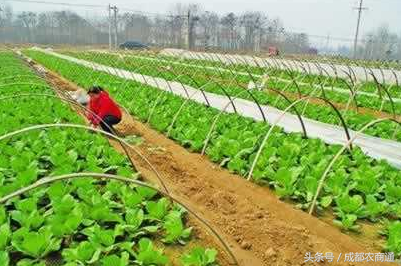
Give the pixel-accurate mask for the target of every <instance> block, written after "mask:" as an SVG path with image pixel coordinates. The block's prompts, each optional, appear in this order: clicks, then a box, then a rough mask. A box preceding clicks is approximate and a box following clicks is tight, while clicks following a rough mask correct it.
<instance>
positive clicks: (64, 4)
mask: <svg viewBox="0 0 401 266" xmlns="http://www.w3.org/2000/svg"><path fill="white" fill-rule="evenodd" d="M4 1H7V2H21V3H33V4H47V5H58V6H74V7H92V8H106V7H107V6H105V5H91V4H71V3H63V2H48V1H36V0H4Z"/></svg>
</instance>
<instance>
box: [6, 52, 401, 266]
mask: <svg viewBox="0 0 401 266" xmlns="http://www.w3.org/2000/svg"><path fill="white" fill-rule="evenodd" d="M0 59H1V60H0V91H1V94H0V118H1V124H0V125H1V126H0V184H1V186H0V266H1V265H17V266H25V265H38V266H39V265H68V266H73V265H107V266H109V265H110V266H112V265H120V266H125V265H144V266H147V265H148V266H151V265H183V266H216V265H223V266H224V265H247V266H249V265H251V264H247V261H250V260H249V259H250V258H255V262H253V263H254V264H252V265H259V264H258V262H256V261H262V263H260V265H273V264H270V263H269V258H270V257H269V258H267V257H266V256H268V255H269V254H271V253H272V252H271V251H270V249H272V248H274V249H280V247H267V246H262V247H260V246H261V244H260V243H264V242H259V241H261V240H260V239H262V238H263V237H271V238H274V237H276V236H274V237H273V236H271V234H274V232H276V231H274V230H270V231H269V229H272V228H273V225H274V224H276V223H278V222H277V221H275V220H274V217H275V214H274V210H275V209H274V208H273V207H272V209H271V210H270V209H269V207H267V211H268V212H271V215H270V216H269V219H272V220H273V221H274V222H273V221H272V220H268V222H266V224H267V225H265V226H261V227H260V228H250V227H252V226H251V225H252V223H251V222H249V221H248V220H263V219H267V218H266V217H265V216H267V215H262V214H260V213H257V214H256V215H254V214H253V213H248V214H244V213H246V211H244V213H242V212H241V208H244V209H246V206H245V207H244V206H240V204H239V203H238V205H237V201H239V198H241V197H246V199H247V200H248V201H249V202H248V204H249V205H253V204H255V205H257V204H259V203H258V202H253V200H254V199H253V198H252V196H253V195H245V196H244V195H243V194H241V193H242V192H241V191H236V190H235V189H234V188H233V189H232V191H229V192H227V191H225V188H221V193H222V194H221V195H220V194H218V195H209V196H210V199H209V201H206V203H205V204H204V205H202V206H199V202H201V201H200V199H197V198H196V195H197V193H198V192H199V191H203V190H205V191H207V190H208V189H210V188H211V187H213V186H215V183H212V182H211V181H210V180H203V179H202V177H199V180H198V181H199V183H197V184H200V185H198V186H195V185H193V186H192V185H191V186H190V185H188V187H186V189H188V190H185V191H186V193H181V192H180V189H184V188H183V187H184V186H185V185H186V184H187V183H185V180H181V179H184V177H188V176H195V178H198V177H197V176H196V174H195V170H194V172H193V173H191V172H190V171H191V170H187V171H189V173H186V174H187V175H184V174H183V173H181V172H180V171H179V170H178V169H180V168H179V167H180V165H183V167H184V165H185V167H186V168H185V169H191V167H188V165H190V166H193V169H195V168H196V166H197V165H203V163H205V164H212V167H211V168H213V169H217V170H216V171H221V173H227V172H228V173H229V174H232V175H234V177H232V179H235V180H230V178H226V179H227V180H224V181H223V182H226V183H228V184H229V183H230V182H233V184H234V183H235V184H237V183H236V182H243V181H245V182H244V184H246V185H243V186H253V187H252V188H254V190H255V194H257V195H262V196H263V195H266V198H267V195H268V193H270V191H273V193H274V195H275V197H277V198H279V199H280V200H281V202H279V203H277V204H285V205H289V206H290V208H289V212H291V213H292V212H295V213H296V214H294V215H295V216H297V215H299V217H302V219H313V221H315V222H316V223H317V224H319V226H320V225H321V226H322V228H329V229H327V230H333V232H335V233H333V234H339V235H340V236H341V238H342V237H344V239H347V240H346V241H349V242H352V243H356V244H355V246H358V245H360V246H361V247H363V248H366V249H370V250H371V251H372V252H383V253H392V254H393V255H394V258H395V259H396V260H399V259H401V170H400V169H401V149H399V148H400V147H401V127H400V122H401V86H400V84H398V83H397V84H395V83H391V82H390V81H387V82H383V80H382V79H381V78H380V77H376V76H375V75H374V74H372V75H371V76H372V78H373V79H374V80H373V81H372V80H371V79H368V78H366V79H365V80H360V79H357V78H356V79H354V78H353V76H352V73H350V74H349V77H350V78H349V79H348V78H343V77H339V76H337V77H332V76H327V75H324V73H323V72H322V75H317V74H312V73H308V74H305V73H302V72H299V71H296V70H294V69H286V70H283V69H281V68H278V67H275V66H274V65H273V64H271V65H265V66H262V65H257V66H255V65H248V64H246V62H244V63H243V64H234V63H232V64H227V62H225V63H223V62H220V63H219V62H216V61H213V60H207V58H204V57H203V58H196V57H194V58H193V59H188V58H179V57H175V56H172V55H165V54H164V55H163V54H158V53H155V52H125V51H113V52H108V51H99V50H75V49H69V50H68V49H62V50H54V51H53V50H45V49H40V48H35V49H23V50H21V52H16V51H9V50H7V51H5V50H4V51H0ZM27 60H28V61H31V65H30V64H28V63H27ZM32 62H34V63H36V64H37V65H40V66H42V67H43V68H44V69H45V70H46V71H45V73H40V72H38V71H36V70H35V68H34V67H32V65H33V64H32ZM362 63H363V62H361V63H360V65H362ZM368 63H369V62H366V64H368ZM366 66H367V65H366ZM369 66H371V67H374V65H369ZM389 69H391V66H390V65H389ZM49 73H50V74H49ZM372 73H373V72H372ZM49 77H52V78H54V77H57V78H58V79H59V81H60V82H61V83H62V82H64V83H63V84H67V82H69V83H70V85H71V84H74V86H75V85H76V86H78V87H80V88H84V89H88V88H90V87H91V86H93V85H98V86H101V87H103V88H104V89H105V90H107V92H108V93H109V94H110V95H111V97H112V98H113V99H114V100H115V101H116V102H117V103H118V104H119V105H120V106H121V107H122V109H124V112H126V113H125V114H124V115H125V116H129V117H130V118H132V119H133V121H134V122H132V124H131V125H132V126H133V127H139V126H141V127H143V128H144V129H142V130H143V131H149V132H151V133H149V135H151V136H153V137H154V140H152V141H153V142H152V141H151V140H149V138H147V137H145V136H143V138H144V139H143V141H144V142H145V143H144V144H143V143H141V142H142V141H140V142H138V144H132V145H136V146H134V148H135V147H137V148H138V149H140V150H141V151H142V153H145V154H144V156H145V157H147V158H149V159H148V160H149V161H150V162H151V163H153V167H154V168H155V169H151V168H149V165H146V164H144V163H142V164H141V168H140V169H139V168H138V167H137V165H138V164H139V163H138V161H139V159H138V158H136V157H134V156H131V155H130V154H131V153H130V152H128V154H125V153H124V152H119V151H120V150H121V149H119V148H116V146H118V145H117V144H118V141H116V139H114V140H112V141H110V139H112V137H111V136H109V135H107V134H106V135H105V134H102V133H99V132H95V131H93V130H90V129H88V128H87V127H86V126H85V125H86V121H85V119H84V117H83V116H81V115H79V113H80V112H77V109H79V107H77V106H76V103H73V102H72V101H71V100H67V98H66V94H65V93H66V92H65V91H63V86H58V85H57V84H56V83H52V82H51V79H50V78H49ZM264 77H266V80H263V78H264ZM355 77H356V75H355ZM61 83H60V84H61ZM251 85H252V86H253V87H252V86H251ZM191 92H194V93H193V94H192V95H191ZM194 95H196V96H194ZM196 97H198V98H196ZM222 99H223V100H222ZM221 102H223V104H221ZM298 102H299V103H298ZM224 105H225V108H222V107H221V106H224ZM242 106H244V107H242ZM249 106H250V107H249ZM228 107H229V108H231V109H230V111H228ZM248 107H249V108H251V107H252V108H254V109H252V112H251V111H249V113H251V114H247V113H246V111H247V110H251V109H246V108H248ZM241 108H242V109H241ZM273 109H274V111H271V110H273ZM269 112H276V113H275V114H277V117H278V118H277V120H276V119H272V118H271V117H273V116H269V115H270V113H269ZM287 115H289V116H291V117H295V118H294V119H295V120H294V121H296V123H297V125H298V123H299V121H298V118H299V120H300V121H301V124H302V129H303V130H299V131H297V130H290V129H291V126H292V125H291V123H290V122H288V123H287V124H289V125H287V124H285V121H287V120H284V119H285V116H287ZM255 117H259V119H256V118H255ZM274 118H276V117H274ZM280 119H282V121H284V122H282V124H280V123H279V122H280V121H281V120H280ZM288 121H292V120H288ZM35 127H36V128H35ZM313 130H316V132H317V133H316V132H315V133H312V132H311V131H313ZM318 130H322V133H321V135H322V136H320V135H319V131H318ZM18 131H20V132H18ZM323 131H324V132H323ZM358 131H361V132H358ZM338 132H340V133H338ZM131 134H132V135H134V133H133V132H131ZM135 134H136V133H135ZM138 134H139V133H138ZM336 134H340V135H336ZM139 135H140V134H139ZM323 135H324V136H323ZM331 136H332V139H330V138H329V137H331ZM337 136H340V137H337ZM120 137H121V138H119V141H120V143H121V141H124V142H125V141H127V142H129V141H128V140H129V139H130V137H132V136H120ZM124 137H126V138H124ZM158 140H159V141H160V142H161V141H169V140H170V142H166V143H168V145H167V144H165V145H161V144H160V143H157V141H158ZM115 143H117V144H116V145H113V144H115ZM163 143H165V142H163ZM151 144H152V145H156V144H160V147H159V146H157V147H153V146H151ZM177 144H178V145H177ZM174 145H175V146H174ZM386 145H387V146H386ZM162 146H163V147H162ZM118 147H120V146H118ZM178 147H180V148H181V147H183V148H185V149H186V151H185V152H186V153H185V154H186V155H185V154H184V155H183V157H187V158H188V161H185V162H183V161H179V160H176V159H175V157H174V156H175V155H176V154H174V152H175V153H178V152H177V151H178ZM173 148H174V149H173ZM397 149H398V150H397ZM394 151H395V152H394ZM155 154H156V155H155ZM161 154H162V155H161ZM165 154H168V156H167V155H166V157H162V156H163V155H165ZM194 154H195V155H197V157H192V155H194ZM130 156H131V157H130ZM157 156H161V157H160V158H168V159H169V160H171V161H169V160H165V159H160V158H159V157H157ZM177 156H178V155H177ZM386 156H387V157H386ZM155 158H156V159H157V158H159V159H158V160H156V159H155ZM193 158H197V159H196V160H195V159H193ZM173 162H174V163H173ZM143 165H146V166H143ZM143 168H147V169H143ZM158 170H160V171H161V172H163V173H166V172H167V173H169V171H170V173H173V175H176V176H175V178H176V179H172V180H173V181H171V180H170V179H169V178H167V177H165V176H164V175H160V176H159V178H161V181H162V182H163V181H165V182H166V184H164V183H163V184H162V185H161V184H160V182H157V183H156V182H152V181H151V180H149V179H147V178H146V177H147V176H148V175H151V174H149V172H152V171H158ZM205 171H206V169H205ZM213 173H214V172H213ZM235 176H236V177H235ZM164 178H166V179H164ZM180 178H181V179H180ZM213 178H218V176H217V177H215V176H214V177H213ZM52 179H54V180H52ZM237 179H241V180H240V181H238V180H237ZM158 181H160V180H158ZM216 184H217V183H216ZM240 184H242V183H240ZM164 188H167V189H168V190H169V191H166V190H165V189H164ZM170 189H171V192H170ZM238 190H240V189H238ZM188 191H189V192H188ZM170 193H171V194H170ZM180 193H181V194H180ZM225 193H231V194H230V195H235V196H236V197H234V196H232V197H228V196H225V195H226V194H225ZM176 198H177V199H181V201H182V202H184V203H186V204H187V205H188V206H190V207H193V208H195V211H191V209H190V208H186V207H185V206H183V205H184V204H181V203H180V201H178V200H176ZM225 204H226V205H233V206H235V211H232V212H236V213H235V214H236V215H237V216H233V217H237V218H238V221H235V222H237V226H238V227H235V226H234V227H233V228H231V227H229V226H228V225H226V224H225V222H223V219H224V217H225V216H229V215H235V214H233V213H231V212H230V211H227V210H226V209H225ZM212 205H213V206H212ZM211 206H212V207H213V208H214V209H212V210H213V212H214V213H216V210H217V212H218V215H219V217H220V218H221V219H222V220H221V221H216V220H212V219H211V215H208V210H209V209H211V208H212V207H211ZM208 208H209V209H208ZM299 210H301V211H302V212H300V211H299ZM220 212H221V213H220ZM255 216H256V218H255ZM230 217H231V216H230ZM304 217H307V218H304ZM242 219H245V220H246V222H243V220H242ZM302 219H301V218H300V219H299V220H302ZM202 221H203V222H202ZM308 221H309V220H308ZM242 222H243V223H242ZM247 222H249V223H247ZM292 222H293V223H295V224H296V223H297V220H296V219H295V220H294V221H292ZM280 223H285V221H280ZM204 224H206V225H207V226H204ZM201 225H203V226H201ZM269 226H271V227H269ZM319 226H316V228H318V227H319ZM323 226H327V227H323ZM210 228H212V230H210ZM319 228H320V227H319ZM251 229H252V230H255V231H256V232H259V234H256V235H254V237H253V238H248V239H246V241H245V240H244V239H243V237H241V236H242V235H246V231H247V230H251ZM308 230H312V231H311V233H310V234H311V235H318V237H322V239H324V241H322V243H326V242H325V241H331V242H330V243H333V245H332V246H336V239H334V240H333V239H332V240H327V239H329V238H328V237H327V238H326V236H324V234H323V233H321V231H320V232H319V233H315V232H314V231H313V230H314V226H313V224H312V225H310V228H308ZM316 230H317V229H316ZM301 231H302V232H304V233H305V232H307V230H306V231H303V230H301ZM322 231H324V230H322ZM238 232H240V233H238ZM272 232H273V233H272ZM308 232H309V231H308ZM330 232H332V231H330ZM276 233H277V232H276ZM282 234H285V233H284V232H279V233H278V235H280V236H281V238H285V237H283V236H282ZM306 234H309V233H306ZM205 235H206V236H205ZM216 235H217V238H216ZM210 239H213V240H210ZM338 241H340V242H341V240H338ZM346 241H345V242H346ZM288 242H291V241H288ZM341 243H342V242H341ZM292 244H293V243H292ZM301 245H302V244H301ZM322 245H323V244H322ZM341 245H342V244H338V246H339V248H338V250H335V251H336V252H344V253H345V252H350V251H351V250H341ZM289 246H291V244H289ZM327 246H330V245H327ZM269 248H270V249H269ZM259 250H269V252H267V251H265V252H263V253H259V252H257V251H259ZM296 250H297V251H298V253H300V250H299V249H296ZM314 251H316V252H318V251H319V252H330V251H331V250H314ZM332 251H333V250H332ZM352 251H353V250H352ZM302 252H303V250H301V253H302ZM353 252H354V251H353ZM277 253H278V254H279V255H274V256H276V257H277V256H278V257H279V256H280V254H281V253H279V252H278V251H277ZM261 254H262V255H261ZM266 254H267V255H266ZM232 256H234V258H233V257H232ZM269 256H270V255H269ZM297 256H299V254H298V255H297ZM303 256H304V254H301V257H302V259H303ZM297 258H299V257H297ZM289 259H290V260H291V258H289ZM292 259H293V260H294V261H292V262H291V263H293V264H294V265H298V264H299V263H300V262H301V261H295V260H296V259H295V255H294V257H293V258H292ZM276 260H277V258H276ZM51 263H55V264H51ZM297 263H298V264H297ZM277 265H285V264H280V263H278V264H277Z"/></svg>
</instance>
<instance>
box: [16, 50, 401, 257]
mask: <svg viewBox="0 0 401 266" xmlns="http://www.w3.org/2000/svg"><path fill="white" fill-rule="evenodd" d="M64 53H66V54H68V55H73V56H75V57H79V58H82V59H86V60H90V61H91V62H94V63H101V64H104V65H107V66H112V67H115V68H119V69H125V70H130V71H135V72H136V73H139V74H141V75H148V76H152V77H161V78H163V79H165V80H168V81H178V82H181V83H182V84H187V85H191V86H193V87H195V88H197V89H203V90H205V91H210V92H214V93H216V94H224V95H227V96H232V97H234V96H236V95H238V94H239V93H242V92H243V91H244V90H245V89H246V88H244V87H241V86H240V84H249V82H250V81H252V80H253V73H254V74H255V75H263V73H261V72H260V71H261V69H252V70H247V71H248V76H246V75H242V76H239V75H238V76H237V75H235V74H233V73H232V72H230V70H229V72H227V71H225V72H224V74H223V73H218V74H216V73H213V71H211V69H208V68H199V67H194V66H191V65H192V64H193V63H196V62H195V61H191V62H185V64H186V65H185V66H183V65H179V64H181V63H182V62H178V63H179V64H176V62H175V61H173V60H172V59H171V58H163V59H162V60H161V61H157V60H156V61H154V60H153V61H152V60H148V59H143V58H135V56H134V57H133V58H130V57H125V55H124V54H122V56H118V55H109V54H104V53H94V52H79V53H77V52H74V51H64ZM24 54H26V55H27V56H29V57H31V58H32V59H34V60H35V61H36V62H38V63H40V64H42V65H43V66H45V67H46V68H48V69H50V70H52V71H55V72H57V73H58V74H59V75H61V76H63V77H64V78H66V79H67V80H69V81H71V82H73V83H76V84H77V85H79V86H81V87H84V88H88V87H89V86H91V85H93V84H98V85H101V86H103V87H104V88H107V90H108V91H109V92H110V94H111V95H112V96H113V97H114V98H115V99H116V100H117V101H118V102H119V103H120V104H121V105H122V106H124V107H125V108H126V109H127V110H128V111H129V112H130V114H131V115H133V116H134V117H136V118H138V119H139V120H141V121H142V122H143V123H146V124H147V125H148V126H150V127H151V128H153V129H155V130H157V131H159V132H161V133H164V134H166V135H167V136H168V137H169V138H171V139H172V140H175V141H176V142H178V143H179V144H181V145H182V146H184V147H185V148H187V149H189V150H190V151H192V152H202V151H204V152H205V154H206V155H207V157H208V158H209V159H210V160H211V161H212V162H214V163H216V164H218V165H219V166H220V167H223V168H226V169H228V170H229V171H230V172H231V173H234V174H237V175H241V176H243V177H245V178H248V179H250V180H252V181H253V182H254V183H256V184H258V185H261V186H262V187H264V188H263V189H267V187H269V188H271V189H273V190H274V191H275V193H276V195H277V196H278V197H279V198H280V199H282V200H284V201H287V202H291V203H293V204H294V205H295V206H296V207H297V208H299V209H303V210H306V211H308V210H310V212H311V213H314V214H315V215H317V216H324V215H327V214H330V215H333V216H334V222H333V224H334V225H335V226H338V227H339V228H340V229H341V230H342V231H343V232H348V233H351V232H358V231H359V232H361V233H363V230H364V226H363V225H364V224H366V223H368V224H374V225H375V234H374V236H375V238H376V241H377V242H380V243H381V244H382V245H381V244H380V249H381V250H382V251H387V252H394V254H395V257H396V258H399V257H400V255H401V222H400V219H401V211H400V210H401V205H400V200H401V183H400V180H401V173H400V171H399V170H398V169H396V168H394V167H392V166H390V165H389V164H388V163H387V162H386V161H384V160H381V161H378V160H375V159H372V158H370V157H368V156H366V155H365V154H364V153H363V152H362V151H361V149H360V148H358V147H357V146H354V147H353V149H352V150H348V151H344V152H342V153H339V152H340V151H341V148H342V147H341V146H340V145H333V144H327V143H325V142H323V141H322V140H320V139H317V138H305V137H303V136H302V134H300V133H286V132H284V131H283V130H282V129H281V128H278V127H274V128H273V127H271V125H269V123H265V122H263V121H255V120H253V119H250V118H245V117H243V116H240V115H239V114H236V113H224V112H223V113H220V112H219V111H218V110H216V109H214V108H211V107H207V106H206V105H203V104H200V103H197V102H194V101H191V100H184V99H183V98H182V97H179V96H177V95H174V94H173V93H169V92H165V91H161V90H159V89H158V88H155V87H154V86H150V85H146V84H143V83H139V82H135V81H132V80H127V79H123V78H121V77H118V76H116V75H115V74H113V73H105V72H102V71H96V70H94V69H93V68H90V67H86V66H83V65H80V64H77V63H74V62H71V61H68V60H64V59H61V58H58V57H55V56H52V55H51V54H46V53H44V52H41V51H37V50H25V51H24ZM142 56H143V55H141V57H142ZM153 59H154V58H153ZM188 64H190V66H188ZM219 67H223V66H219ZM235 71H242V70H235ZM258 71H259V72H258ZM276 74H277V76H279V78H280V79H286V78H287V79H288V77H286V76H285V75H282V74H283V73H276ZM270 75H272V74H270ZM274 75H275V74H274ZM306 78H308V79H309V78H311V79H312V81H311V82H312V83H313V82H314V81H313V80H314V79H316V80H318V78H312V77H306ZM208 81H213V82H208ZM272 82H274V84H276V85H277V87H274V88H277V90H280V91H285V92H287V89H284V88H280V85H278V84H280V83H279V82H278V81H272ZM227 84H228V85H227ZM286 84H287V83H286ZM271 85H273V84H271ZM312 85H313V84H312ZM318 85H319V86H320V84H319V83H318ZM282 86H284V85H283V84H282ZM294 86H296V85H295V84H294ZM336 86H337V85H336ZM363 86H365V87H366V88H365V89H364V91H366V92H368V91H369V89H368V87H369V86H371V84H368V85H363ZM384 86H385V85H383V88H384ZM390 86H391V85H390ZM284 87H285V86H284ZM307 87H308V86H306V85H305V86H304V87H303V88H302V89H301V93H302V94H305V95H307V94H308V88H307ZM312 87H313V86H312ZM379 87H380V85H379ZM393 87H394V86H393ZM310 90H313V89H310V88H309V91H310ZM388 91H390V90H388ZM394 91H397V90H394ZM252 92H253V93H254V95H256V98H257V100H258V101H260V102H261V103H262V104H269V105H273V106H274V107H277V108H279V109H281V110H284V109H286V108H287V107H288V106H289V104H288V102H285V101H284V100H282V99H281V98H279V97H277V94H273V93H268V92H265V91H263V92H261V91H252ZM288 92H295V91H291V90H288ZM391 92H392V93H394V95H393V96H397V95H398V94H397V93H396V92H393V91H392V90H391ZM324 93H326V92H325V90H324V89H323V90H321V91H320V93H319V94H317V95H316V96H319V97H322V96H323V94H324ZM331 93H332V94H329V92H327V94H326V96H325V97H326V99H332V98H331V96H332V97H333V101H334V102H336V103H344V104H347V103H348V102H347V101H345V99H346V98H347V97H345V98H344V101H343V102H341V101H342V100H341V99H342V98H341V95H342V96H344V94H341V95H340V94H339V93H336V92H333V91H332V92H331ZM390 95H391V94H390ZM365 96H366V95H362V96H360V97H359V96H358V98H360V99H364V98H363V97H365ZM249 97H251V96H249ZM249 97H246V99H250V98H249ZM337 97H338V98H337ZM244 98H245V97H244ZM373 99H376V100H373ZM384 99H385V97H383V99H380V97H376V98H374V97H372V96H369V98H368V99H366V100H360V101H359V103H360V104H361V106H362V104H363V103H365V107H366V108H368V107H369V108H371V109H373V110H379V111H380V110H381V111H385V112H388V113H389V114H390V116H391V112H390V111H389V110H393V111H394V110H397V111H396V112H395V114H396V115H398V112H399V111H398V110H400V109H399V107H398V106H397V105H396V104H397V103H396V102H393V105H391V104H390V105H391V106H390V107H389V106H388V103H387V101H384ZM348 101H350V100H349V99H348ZM368 103H370V104H368ZM349 104H350V105H351V104H352V102H350V103H349ZM300 107H301V108H299V109H300V110H303V112H302V115H303V116H305V117H308V118H311V119H316V120H318V121H321V122H325V123H328V124H339V122H338V117H336V115H335V114H333V111H332V110H329V108H327V109H326V108H325V107H322V106H321V105H320V104H316V103H310V104H308V105H304V106H300ZM302 107H303V108H302ZM389 108H390V109H389ZM341 113H342V115H343V116H344V118H345V121H346V122H347V124H348V125H349V127H350V128H351V129H354V130H358V129H361V128H363V127H364V126H365V125H366V124H368V123H370V122H372V121H374V120H375V119H376V118H377V117H375V116H372V115H367V114H361V113H359V112H357V111H353V110H341ZM216 117H218V118H219V119H218V120H215V118H216ZM214 121H215V123H214ZM212 125H214V126H215V128H214V130H213V131H212V132H211V134H209V133H210V129H211V127H212ZM397 129H398V127H397V123H394V122H389V121H386V122H383V123H380V124H377V126H375V127H372V128H371V129H369V130H368V131H366V132H367V133H368V134H370V135H372V136H376V137H381V138H385V139H395V140H396V142H399V141H400V137H401V135H399V134H400V132H399V131H398V130H397ZM268 132H269V135H267V136H268V138H267V137H266V138H264V136H266V133H268ZM206 139H208V141H207V142H206ZM205 142H206V143H207V144H208V145H207V146H205V145H204V144H205ZM262 144H266V145H264V146H261V145H262ZM334 157H336V158H337V160H335V161H333V158H334ZM328 166H330V167H329V168H328ZM251 171H252V173H250V172H251ZM315 203H316V205H315ZM351 234H354V233H351ZM344 237H346V236H345V235H344ZM375 248H377V246H375Z"/></svg>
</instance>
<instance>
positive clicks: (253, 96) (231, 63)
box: [228, 58, 267, 122]
mask: <svg viewBox="0 0 401 266" xmlns="http://www.w3.org/2000/svg"><path fill="white" fill-rule="evenodd" d="M228 60H229V63H230V65H234V63H233V62H232V61H231V59H229V58H228ZM228 70H229V71H230V73H231V75H233V76H234V72H233V71H232V69H231V67H229V68H228ZM248 75H249V72H248ZM250 78H251V79H252V77H250ZM252 80H253V79H252ZM234 81H235V83H237V86H239V87H241V88H243V89H245V90H246V91H247V92H248V94H249V96H251V98H252V100H253V101H254V102H255V103H256V105H257V106H258V109H259V112H260V114H261V115H262V118H263V121H264V122H267V119H266V115H265V113H264V112H263V109H262V107H261V106H260V103H259V101H258V100H257V99H256V97H255V95H253V93H252V92H251V91H250V90H248V88H244V87H243V86H242V85H241V84H240V82H239V81H238V80H237V79H236V78H235V79H234Z"/></svg>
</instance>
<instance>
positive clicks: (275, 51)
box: [269, 46, 280, 56]
mask: <svg viewBox="0 0 401 266" xmlns="http://www.w3.org/2000/svg"><path fill="white" fill-rule="evenodd" d="M279 54H280V52H279V50H278V48H277V47H275V46H270V47H269V56H278V55H279Z"/></svg>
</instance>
